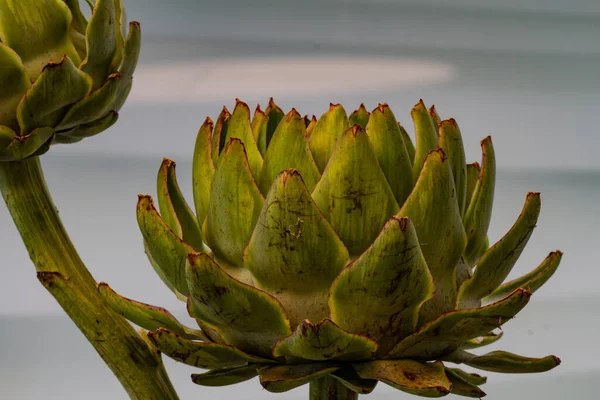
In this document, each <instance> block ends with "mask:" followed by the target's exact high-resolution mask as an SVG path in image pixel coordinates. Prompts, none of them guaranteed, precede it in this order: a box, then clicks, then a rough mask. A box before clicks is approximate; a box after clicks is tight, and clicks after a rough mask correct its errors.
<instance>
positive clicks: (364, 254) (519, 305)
mask: <svg viewBox="0 0 600 400" xmlns="http://www.w3.org/2000/svg"><path fill="white" fill-rule="evenodd" d="M411 114H412V118H413V121H414V126H415V134H416V146H415V145H413V143H412V141H411V139H410V137H409V135H408V134H407V133H406V131H405V129H404V128H403V127H402V126H401V125H399V124H398V122H397V121H396V118H395V117H394V114H393V113H392V111H391V110H390V108H389V107H388V106H387V105H386V104H380V105H379V106H378V107H377V108H375V109H374V110H373V111H372V112H370V113H369V112H368V111H367V110H366V109H365V108H364V106H361V108H360V109H358V110H357V111H355V112H353V113H352V114H351V115H350V116H349V117H348V116H347V114H346V111H345V110H344V108H343V107H342V106H340V105H336V104H332V105H331V107H330V109H329V111H327V112H326V113H325V114H323V115H322V116H321V118H319V119H318V120H316V119H315V118H312V119H310V118H308V117H305V118H303V117H302V116H301V115H300V114H299V113H298V112H297V111H296V110H294V109H292V110H291V111H290V112H289V113H288V114H287V115H284V114H283V112H282V111H281V109H279V107H277V106H276V105H275V104H274V103H273V102H272V101H271V102H270V105H269V108H268V109H267V110H266V111H265V112H263V111H262V110H261V109H260V108H257V110H256V112H255V113H254V116H253V117H252V119H251V118H250V111H249V109H248V106H247V105H246V104H244V103H243V102H241V101H238V102H237V104H236V106H235V109H234V111H233V113H229V112H228V111H227V109H224V110H223V112H222V113H221V115H220V116H219V117H218V119H217V122H216V123H214V124H213V121H212V120H210V119H209V118H207V119H206V121H205V122H204V124H203V125H202V127H201V128H200V131H199V133H198V137H197V141H196V147H195V154H194V162H193V193H194V205H195V207H194V208H195V210H192V209H191V208H190V207H189V206H188V205H187V204H186V202H185V200H184V199H183V197H182V195H181V191H180V189H179V187H178V184H177V181H176V177H175V164H174V163H173V162H172V161H170V160H165V161H164V162H163V164H162V166H161V168H160V171H159V174H158V206H159V210H157V209H156V208H155V206H154V204H153V201H152V199H151V198H150V197H149V196H140V198H139V203H138V207H137V218H138V222H139V226H140V228H141V231H142V234H143V238H144V243H145V247H146V253H147V255H148V257H149V258H150V261H151V262H152V265H153V266H154V268H155V270H156V272H157V273H158V274H159V275H160V277H161V278H162V279H163V281H164V282H165V283H166V285H167V286H169V287H170V288H171V290H172V291H173V292H174V293H175V294H177V296H179V297H180V298H181V299H182V300H184V301H186V302H187V310H188V312H189V314H190V315H191V316H192V317H193V318H195V319H196V320H197V321H198V325H199V327H200V329H192V328H187V327H184V326H182V325H181V324H180V323H179V322H178V321H177V320H176V319H175V318H174V317H173V316H172V315H171V314H169V313H168V312H167V311H166V310H164V309H161V308H158V307H154V306H149V305H146V304H143V303H139V302H135V301H133V300H129V299H126V298H124V297H121V296H120V295H118V294H117V293H115V292H114V291H112V290H111V289H110V288H109V287H108V286H107V285H106V284H101V285H100V286H99V290H100V291H101V293H103V294H104V295H105V297H106V299H107V301H108V303H109V304H110V305H111V306H112V307H113V308H114V309H115V310H117V311H119V312H120V313H122V314H123V315H125V316H126V317H127V318H129V319H130V320H131V321H132V322H134V323H136V324H138V325H140V326H142V327H143V328H146V329H148V330H150V331H151V332H149V333H148V335H149V338H150V341H151V342H153V343H154V344H155V345H156V347H157V348H158V349H159V350H160V351H161V352H163V353H164V354H166V355H167V356H169V357H172V358H174V359H175V360H178V361H181V362H184V363H186V364H190V365H194V366H197V367H200V368H205V369H208V370H209V371H208V372H206V373H203V374H196V375H193V381H194V382H195V383H197V384H200V385H209V386H215V385H227V384H232V383H236V382H241V381H244V380H247V379H250V378H253V377H255V376H257V375H258V376H259V377H260V382H261V384H262V385H263V386H264V387H265V388H266V389H267V390H269V391H272V392H283V391H287V390H290V389H293V388H295V387H298V386H300V385H303V384H305V383H307V382H311V381H313V380H315V379H319V378H320V377H323V376H328V375H330V376H332V377H334V378H335V379H337V380H339V381H341V382H342V383H343V384H344V385H345V386H347V387H348V388H350V389H351V390H353V391H355V392H358V393H369V392H371V391H372V390H373V389H374V387H375V385H376V383H377V382H378V381H383V382H385V383H386V384H389V385H391V386H393V387H395V388H398V389H400V390H403V391H406V392H409V393H412V394H416V395H420V396H429V397H437V396H443V395H446V394H448V393H455V394H458V395H463V396H467V397H481V396H483V395H484V393H483V391H482V390H481V389H480V388H479V385H481V384H482V383H484V382H485V378H483V377H481V376H479V375H476V374H472V373H467V372H465V371H462V370H460V369H457V368H454V367H449V366H447V365H446V364H447V363H448V362H453V363H458V364H461V363H464V364H467V365H469V366H471V367H475V368H480V369H483V370H488V371H495V372H509V373H510V372H542V371H547V370H550V369H552V368H554V367H555V366H557V365H558V364H559V362H560V360H559V359H558V358H557V357H554V356H547V357H544V358H528V357H523V356H519V355H515V354H511V353H507V352H501V351H496V352H492V353H488V354H484V355H475V354H473V353H471V352H470V351H469V350H471V349H474V348H478V347H481V346H484V345H487V344H490V343H493V342H495V341H497V340H498V339H499V338H500V337H501V334H500V333H496V330H497V329H498V328H500V327H501V326H502V325H503V324H504V323H505V322H507V321H509V320H510V319H512V318H513V317H514V316H515V315H516V314H517V313H518V312H519V311H520V310H521V309H523V307H525V305H526V304H527V302H528V301H529V298H530V297H531V294H532V293H533V292H534V291H535V290H537V289H538V288H539V287H540V286H541V285H542V284H544V283H545V282H546V281H547V280H548V279H549V278H550V276H551V275H552V274H553V273H554V272H555V271H556V269H557V267H558V264H559V262H560V259H561V253H560V252H558V251H557V252H553V253H550V255H549V256H548V257H547V258H546V259H545V260H544V261H543V262H542V264H541V265H540V266H539V267H538V268H536V269H535V270H533V271H532V272H531V273H529V274H527V275H525V276H523V277H522V278H519V279H517V280H514V281H511V282H507V283H503V282H504V280H505V279H506V277H507V276H508V274H509V272H510V271H511V268H512V267H513V265H514V264H515V263H516V261H517V259H518V258H519V255H520V254H521V252H522V250H523V248H524V246H525V244H526V243H527V241H528V239H529V237H530V235H531V233H532V231H533V228H534V227H535V224H536V221H537V218H538V214H539V211H540V196H539V193H529V194H528V195H527V198H526V200H525V205H524V208H523V211H522V213H521V215H520V216H519V217H518V218H517V220H516V222H515V224H514V225H513V227H512V228H511V229H510V231H509V232H508V233H507V234H506V235H505V236H504V237H503V238H502V239H500V241H498V242H497V243H495V244H494V245H492V246H491V247H490V246H489V245H488V240H487V231H488V226H489V223H490V217H491V212H492V202H493V197H494V186H495V154H494V147H493V145H492V141H491V139H490V138H489V137H488V138H486V139H484V140H483V141H482V142H481V146H482V150H483V160H482V163H481V167H480V166H479V164H477V163H474V164H469V165H467V164H466V161H465V153H464V149H463V144H462V137H461V133H460V130H459V127H458V125H457V123H456V121H454V120H453V119H448V120H444V121H440V120H439V117H438V115H437V112H435V110H434V109H431V110H427V108H426V107H425V105H424V104H423V102H422V101H420V102H419V103H418V104H417V105H416V106H415V107H414V108H413V110H412V113H411ZM273 121H275V122H274V123H273ZM194 211H195V212H194Z"/></svg>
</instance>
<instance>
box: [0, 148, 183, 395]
mask: <svg viewBox="0 0 600 400" xmlns="http://www.w3.org/2000/svg"><path fill="white" fill-rule="evenodd" d="M0 190H1V191H2V195H3V197H4V201H5V202H6V205H7V207H8V210H9V211H10V214H11V216H12V218H13V220H14V222H15V225H16V226H17V229H18V230H19V232H20V234H21V238H22V239H23V242H24V243H25V246H26V247H27V251H28V252H29V256H30V257H31V260H32V261H33V263H34V265H35V267H36V270H37V276H38V279H39V280H40V282H41V283H42V284H43V285H44V287H46V289H47V290H48V291H49V292H50V293H51V294H52V295H53V296H54V297H55V299H56V300H57V301H58V303H59V304H60V305H61V306H62V308H63V309H64V310H65V312H66V313H67V314H68V315H69V317H71V319H72V320H73V322H75V324H76V325H77V327H78V328H79V329H80V330H81V332H82V333H83V334H84V335H85V337H86V338H87V339H88V340H89V341H90V343H91V344H92V345H93V346H94V348H95V349H96V351H97V352H98V354H100V357H102V359H103V360H104V362H105V363H106V364H107V365H108V366H109V368H110V369H111V370H112V371H113V373H114V374H115V376H116V377H117V378H118V379H119V381H120V382H121V384H122V385H123V387H124V388H125V390H126V391H127V393H128V394H129V396H130V397H131V398H132V399H140V400H142V399H143V400H147V399H157V400H159V399H160V400H162V399H177V394H176V393H175V390H174V389H173V386H172V385H171V382H170V381H169V378H168V376H167V373H166V371H165V369H164V367H163V364H162V361H161V359H160V356H159V355H158V354H157V353H155V352H154V351H153V350H152V349H151V348H150V347H149V346H148V345H147V344H146V342H145V341H144V340H143V339H142V337H141V336H140V335H139V334H138V333H137V332H136V331H135V330H134V328H133V327H132V326H131V325H130V324H129V323H128V322H127V321H126V320H125V319H124V318H122V317H121V316H120V315H118V314H116V313H115V312H113V311H112V310H110V309H109V308H108V307H107V306H106V305H105V304H104V302H103V300H102V298H101V297H100V294H99V293H98V291H97V290H96V282H95V281H94V278H93V277H92V275H91V274H90V273H89V271H88V270H87V269H86V267H85V265H84V264H83V262H82V261H81V259H80V258H79V255H78V254H77V251H76V250H75V247H74V246H73V244H72V243H71V240H70V239H69V237H68V235H67V233H66V231H65V228H64V227H63V225H62V222H61V221H60V218H59V216H58V212H57V209H56V207H55V206H54V203H53V202H52V199H51V197H50V193H49V192H48V189H47V187H46V182H45V180H44V175H43V173H42V169H41V166H40V162H39V159H38V158H37V157H35V158H30V159H27V160H24V161H20V162H0ZM65 379H66V378H65ZM67 380H68V379H67Z"/></svg>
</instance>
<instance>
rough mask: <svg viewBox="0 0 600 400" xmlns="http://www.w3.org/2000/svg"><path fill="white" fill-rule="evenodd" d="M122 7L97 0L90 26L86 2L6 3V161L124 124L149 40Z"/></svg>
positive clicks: (0, 108)
mask: <svg viewBox="0 0 600 400" xmlns="http://www.w3.org/2000/svg"><path fill="white" fill-rule="evenodd" d="M121 2H122V0H97V1H96V4H95V5H93V7H92V16H91V18H90V20H89V21H88V20H87V19H86V18H85V17H84V15H83V14H82V12H81V10H80V8H79V0H3V1H2V2H0V162H1V161H18V160H21V159H24V158H27V157H31V156H37V155H40V154H43V153H45V152H46V151H48V149H49V148H50V145H51V144H53V143H74V142H78V141H80V140H82V139H84V138H85V137H88V136H92V135H95V134H97V133H100V132H102V131H103V130H105V129H107V128H109V127H110V126H112V125H113V124H114V123H115V122H116V121H117V117H118V114H117V112H118V111H119V110H120V108H121V106H123V103H124V102H125V99H126V98H127V95H128V94H129V91H130V90H131V84H132V75H133V71H134V69H135V67H136V65H137V61H138V54H139V50H140V39H141V38H140V26H139V24H138V23H137V22H132V23H130V24H129V33H127V30H126V28H127V22H126V17H125V10H124V9H123V7H122V4H121ZM88 3H90V2H88ZM90 5H92V4H91V3H90Z"/></svg>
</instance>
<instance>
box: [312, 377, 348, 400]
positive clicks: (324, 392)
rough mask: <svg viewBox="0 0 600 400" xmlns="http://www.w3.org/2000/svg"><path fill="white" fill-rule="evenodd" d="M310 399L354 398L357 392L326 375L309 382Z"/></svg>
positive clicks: (346, 399)
mask: <svg viewBox="0 0 600 400" xmlns="http://www.w3.org/2000/svg"><path fill="white" fill-rule="evenodd" d="M309 385H310V389H309V390H310V400H356V399H358V394H357V393H356V392H353V391H352V390H350V389H348V388H347V387H346V386H344V385H343V384H342V382H340V381H338V380H337V379H335V378H334V377H332V376H330V375H326V376H324V377H322V378H319V379H317V380H314V381H312V382H311V383H310V384H309Z"/></svg>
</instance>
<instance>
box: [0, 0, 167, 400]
mask: <svg viewBox="0 0 600 400" xmlns="http://www.w3.org/2000/svg"><path fill="white" fill-rule="evenodd" d="M88 4H89V5H90V7H91V9H92V16H91V18H90V19H89V21H88V20H87V19H86V18H85V17H84V15H83V14H82V12H81V10H80V8H79V1H78V0H2V1H0V190H1V191H2V195H3V198H4V201H5V202H6V205H7V207H8V210H9V211H10V214H11V216H12V218H13V220H14V222H15V225H16V227H17V229H18V230H19V233H20V234H21V237H22V239H23V242H24V243H25V246H26V247H27V250H28V252H29V255H30V257H31V260H32V262H33V263H34V265H35V267H36V270H37V277H38V279H39V280H40V282H41V283H42V284H43V285H44V287H45V288H46V289H47V290H48V291H49V292H50V293H51V294H52V295H53V296H54V297H55V299H56V300H57V301H58V303H59V304H60V305H61V307H62V308H63V309H64V311H65V312H66V313H67V314H68V315H69V317H70V318H71V319H72V320H73V322H74V323H75V324H76V325H77V327H78V328H79V329H80V330H81V332H82V333H83V334H84V335H85V336H86V338H87V339H88V340H89V342H90V343H91V344H92V345H93V346H94V348H95V349H96V350H97V352H98V354H99V355H100V356H101V357H102V359H103V360H104V361H105V362H106V364H107V365H108V367H109V368H110V369H111V370H112V371H113V373H114V374H115V376H116V377H117V378H118V379H119V381H120V382H121V384H122V385H123V387H124V388H125V390H126V391H127V392H128V394H129V395H130V396H131V398H133V399H143V400H147V399H176V398H177V395H176V394H175V391H174V389H173V387H172V385H171V382H170V381H169V378H168V377H167V374H166V372H165V370H164V367H163V365H162V360H161V359H160V357H159V356H158V354H157V353H156V352H155V351H154V350H153V348H152V347H150V346H148V344H147V343H146V342H145V341H144V340H143V338H142V337H140V335H138V333H137V332H136V331H135V330H134V329H133V327H132V326H131V325H130V324H129V323H128V322H127V321H126V320H125V319H124V318H122V317H121V316H120V315H118V314H117V313H115V312H113V311H112V310H111V309H110V308H108V307H107V306H106V304H105V302H104V300H103V298H102V297H101V296H100V295H99V293H98V291H97V290H96V282H95V281H94V279H93V277H92V275H91V274H90V273H89V271H88V270H87V269H86V267H85V265H84V264H83V262H82V260H81V258H80V257H79V255H78V254H77V251H76V250H75V248H74V246H73V244H72V243H71V240H70V238H69V236H68V235H67V233H66V231H65V229H64V227H63V225H62V222H61V220H60V218H59V216H58V211H57V209H56V206H55V205H54V203H53V201H52V198H51V196H50V193H49V191H48V188H47V187H46V183H45V180H44V176H43V172H42V169H41V166H40V161H39V158H38V157H37V156H39V155H41V154H43V153H45V152H46V151H48V150H49V148H50V146H51V145H52V144H55V143H73V142H77V141H79V140H82V139H83V138H85V137H88V136H91V135H95V134H97V133H99V132H101V131H103V130H105V129H107V128H109V127H110V126H111V125H112V124H114V123H115V121H116V120H117V116H118V114H117V112H118V111H119V109H120V108H121V106H122V105H123V103H124V102H125V99H126V98H127V95H128V94H129V91H130V89H131V85H132V74H133V72H134V69H135V67H136V65H137V61H138V54H139V50H140V41H141V32H140V26H139V24H138V23H137V22H132V23H131V24H129V33H127V32H126V27H127V23H126V20H125V10H124V9H123V7H122V4H121V0H98V1H97V2H96V3H95V4H92V3H91V2H90V1H88Z"/></svg>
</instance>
